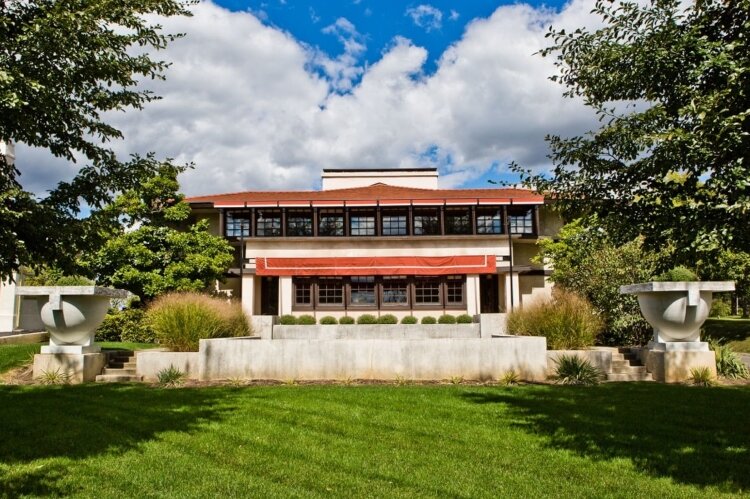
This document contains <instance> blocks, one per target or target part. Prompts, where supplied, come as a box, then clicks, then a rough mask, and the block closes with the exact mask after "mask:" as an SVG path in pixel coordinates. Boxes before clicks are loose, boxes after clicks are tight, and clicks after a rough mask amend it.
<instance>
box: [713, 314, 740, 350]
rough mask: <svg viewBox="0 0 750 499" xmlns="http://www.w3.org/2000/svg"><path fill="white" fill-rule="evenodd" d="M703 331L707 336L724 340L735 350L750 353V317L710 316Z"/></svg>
mask: <svg viewBox="0 0 750 499" xmlns="http://www.w3.org/2000/svg"><path fill="white" fill-rule="evenodd" d="M703 331H704V334H705V336H706V337H707V338H713V339H715V340H724V343H725V344H726V345H729V346H730V347H732V349H733V350H734V351H735V352H745V353H750V319H740V318H738V317H733V318H721V319H714V318H709V319H707V320H706V323H705V324H704V326H703Z"/></svg>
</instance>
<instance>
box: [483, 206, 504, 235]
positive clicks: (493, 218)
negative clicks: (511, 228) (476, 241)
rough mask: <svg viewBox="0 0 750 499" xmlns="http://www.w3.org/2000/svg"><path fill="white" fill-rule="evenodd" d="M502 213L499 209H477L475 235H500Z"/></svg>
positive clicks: (501, 230) (501, 231)
mask: <svg viewBox="0 0 750 499" xmlns="http://www.w3.org/2000/svg"><path fill="white" fill-rule="evenodd" d="M502 233H503V212H502V210H501V209H500V208H499V207H492V208H477V234H502Z"/></svg>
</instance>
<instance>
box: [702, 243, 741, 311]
mask: <svg viewBox="0 0 750 499" xmlns="http://www.w3.org/2000/svg"><path fill="white" fill-rule="evenodd" d="M700 270H701V276H702V277H704V278H705V279H711V280H717V281H725V280H726V281H734V284H735V294H736V295H737V298H738V301H739V304H740V306H741V307H742V316H743V317H750V253H745V252H734V251H729V250H724V251H722V252H720V253H719V254H718V256H717V257H716V258H712V259H709V260H706V261H705V262H704V264H703V266H702V267H701V269H700Z"/></svg>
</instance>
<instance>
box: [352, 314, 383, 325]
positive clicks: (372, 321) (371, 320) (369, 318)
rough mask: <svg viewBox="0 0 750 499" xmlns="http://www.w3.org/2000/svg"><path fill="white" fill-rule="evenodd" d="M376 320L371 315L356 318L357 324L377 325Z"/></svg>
mask: <svg viewBox="0 0 750 499" xmlns="http://www.w3.org/2000/svg"><path fill="white" fill-rule="evenodd" d="M377 323H378V318H377V317H375V316H374V315H372V314H362V315H360V316H359V317H357V324H377Z"/></svg>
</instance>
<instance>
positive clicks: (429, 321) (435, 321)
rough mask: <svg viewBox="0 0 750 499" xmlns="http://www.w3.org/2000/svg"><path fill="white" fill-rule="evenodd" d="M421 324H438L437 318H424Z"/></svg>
mask: <svg viewBox="0 0 750 499" xmlns="http://www.w3.org/2000/svg"><path fill="white" fill-rule="evenodd" d="M419 322H421V323H422V324H437V320H435V318H434V317H433V316H431V315H426V316H424V317H422V320H421V321H419Z"/></svg>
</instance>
